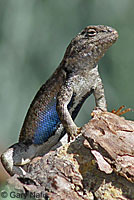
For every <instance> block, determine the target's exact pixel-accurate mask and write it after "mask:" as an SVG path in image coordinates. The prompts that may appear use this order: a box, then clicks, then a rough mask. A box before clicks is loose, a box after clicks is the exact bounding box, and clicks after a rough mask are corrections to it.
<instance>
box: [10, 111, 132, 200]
mask: <svg viewBox="0 0 134 200" xmlns="http://www.w3.org/2000/svg"><path fill="white" fill-rule="evenodd" d="M27 170H28V173H27V174H26V176H25V177H19V176H14V177H12V178H10V179H9V181H8V183H9V185H12V186H14V187H15V188H17V189H18V188H19V189H20V191H23V193H27V192H32V194H33V193H34V194H35V196H36V194H37V195H38V196H39V195H40V198H39V199H41V197H45V198H46V199H48V197H49V198H50V199H56V200H58V199H66V200H74V199H85V200H86V199H89V200H90V199H91V200H92V199H134V183H133V182H134V122H133V121H129V120H125V119H124V118H123V117H119V116H117V115H115V114H112V113H109V112H102V111H100V110H96V111H94V112H93V118H92V119H91V120H90V121H89V123H88V124H86V125H85V126H84V127H83V128H82V130H81V134H80V135H79V136H78V137H77V138H76V139H75V141H73V142H71V143H69V144H66V145H64V146H62V147H59V148H57V149H56V150H55V151H50V152H49V153H48V154H46V155H44V156H43V157H42V158H35V159H34V160H33V161H32V162H31V163H30V165H29V166H28V169H27ZM41 195H42V196H41ZM36 197H37V196H36Z"/></svg>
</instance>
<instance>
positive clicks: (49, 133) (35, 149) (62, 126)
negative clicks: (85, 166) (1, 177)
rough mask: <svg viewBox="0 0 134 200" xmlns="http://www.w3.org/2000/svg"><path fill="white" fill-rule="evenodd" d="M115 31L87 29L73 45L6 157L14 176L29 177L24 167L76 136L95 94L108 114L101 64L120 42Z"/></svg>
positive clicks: (3, 159)
mask: <svg viewBox="0 0 134 200" xmlns="http://www.w3.org/2000/svg"><path fill="white" fill-rule="evenodd" d="M117 38H118V33H117V31H116V30H114V29H113V28H111V27H108V26H103V25H98V26H87V27H86V28H85V29H84V30H82V32H80V33H79V34H78V35H77V36H76V37H75V38H74V39H73V40H72V41H71V43H70V44H69V46H68V47H67V50H66V52H65V55H64V58H63V60H62V62H61V63H60V65H59V67H58V68H57V69H56V71H55V72H54V73H53V75H52V76H51V77H50V78H49V79H48V81H47V82H46V83H45V84H44V85H43V86H42V87H41V88H40V90H39V91H38V93H37V94H36V96H35V98H34V100H33V102H32V104H31V106H30V108H29V110H28V113H27V115H26V118H25V121H24V124H23V126H22V129H21V132H20V137H19V142H18V143H16V144H14V145H13V146H11V147H10V148H9V149H8V150H7V151H6V152H4V153H3V154H2V157H1V160H2V163H3V165H4V167H5V168H6V170H7V171H8V172H9V173H10V174H11V175H13V174H15V173H17V174H25V172H24V170H23V169H22V167H21V166H23V165H25V164H26V163H28V162H30V160H31V159H32V158H33V157H35V156H37V155H41V154H45V153H47V152H48V151H49V150H50V149H51V147H52V146H54V145H55V144H56V143H57V142H58V141H59V140H60V138H61V137H63V135H64V134H65V133H66V132H67V133H68V134H69V135H71V136H74V135H76V134H77V132H78V130H79V129H78V127H77V126H76V124H75V123H74V119H75V117H76V116H77V114H78V112H79V110H80V108H81V106H82V104H83V103H84V101H85V100H86V99H87V97H89V95H91V94H92V93H93V94H94V97H95V102H96V107H99V108H101V109H102V110H107V105H106V99H105V95H104V89H103V84H102V81H101V78H100V76H99V72H98V65H97V63H98V61H99V60H100V58H101V57H102V56H103V55H104V54H105V52H106V51H107V49H108V48H109V47H110V46H111V45H112V44H113V43H114V42H115V41H116V40H117Z"/></svg>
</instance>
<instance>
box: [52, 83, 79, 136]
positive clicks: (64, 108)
mask: <svg viewBox="0 0 134 200" xmlns="http://www.w3.org/2000/svg"><path fill="white" fill-rule="evenodd" d="M72 96H73V87H72V86H71V84H69V82H68V83H66V84H64V85H63V86H62V87H61V90H60V92H59V93H58V96H57V105H56V109H57V112H58V116H59V118H60V121H61V123H62V124H63V126H64V128H65V130H66V132H67V133H68V135H69V137H70V136H71V137H72V138H73V136H75V135H77V131H78V130H79V128H78V127H77V126H76V124H75V123H74V121H73V119H72V117H71V114H70V113H69V110H68V105H69V103H70V102H71V99H72Z"/></svg>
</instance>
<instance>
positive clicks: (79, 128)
mask: <svg viewBox="0 0 134 200" xmlns="http://www.w3.org/2000/svg"><path fill="white" fill-rule="evenodd" d="M80 133H81V127H77V131H76V133H73V134H72V135H71V134H68V142H70V141H71V140H74V138H75V137H76V136H78V135H79V134H80Z"/></svg>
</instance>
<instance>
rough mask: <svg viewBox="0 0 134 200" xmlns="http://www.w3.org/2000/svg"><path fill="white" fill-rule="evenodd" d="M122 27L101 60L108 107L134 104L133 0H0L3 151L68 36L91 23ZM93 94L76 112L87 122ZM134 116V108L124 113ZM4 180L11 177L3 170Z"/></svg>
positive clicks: (0, 176) (0, 129) (57, 60)
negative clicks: (115, 40)
mask: <svg viewBox="0 0 134 200" xmlns="http://www.w3.org/2000/svg"><path fill="white" fill-rule="evenodd" d="M94 24H104V25H110V26H112V27H114V28H115V29H117V30H118V32H119V39H118V41H117V42H116V44H115V45H113V47H112V48H111V49H110V50H109V51H108V52H107V53H106V55H105V57H104V58H103V59H102V60H101V61H100V63H99V65H100V68H99V69H100V73H101V77H102V79H103V83H104V87H105V93H106V98H107V103H108V109H109V110H112V109H113V108H115V109H117V108H118V107H119V106H121V105H126V107H131V108H134V105H133V99H134V86H133V83H134V1H133V0H118V1H117V0H110V1H108V0H68V1H65V0H56V1H54V0H0V152H2V151H4V150H5V149H6V148H7V147H8V146H10V145H11V144H13V143H15V142H17V140H18V136H19V131H20V128H21V126H22V123H23V120H24V117H25V115H26V112H27V109H28V107H29V105H30V103H31V101H32V99H33V97H34V95H35V94H36V92H37V90H38V89H39V88H40V86H41V85H42V84H43V83H44V82H45V81H46V80H47V79H48V77H49V76H50V75H51V74H52V72H53V71H54V70H55V68H56V67H57V66H58V64H59V63H60V61H61V59H62V57H63V55H64V52H65V49H66V47H67V45H68V44H69V42H70V40H71V39H72V38H73V37H75V35H76V34H77V33H78V32H80V31H81V29H83V28H84V27H85V26H87V25H94ZM94 105H95V104H94V98H93V97H90V98H89V100H87V102H86V103H85V104H84V106H83V108H82V111H81V112H80V114H79V116H78V117H77V120H76V123H77V125H78V126H81V125H83V124H84V123H86V122H87V121H88V120H89V118H90V112H91V110H92V109H93V107H94ZM125 116H126V118H128V119H134V113H133V112H131V113H128V114H126V115H125ZM0 173H1V174H0V180H1V181H3V180H4V179H5V177H7V175H6V173H5V171H4V170H3V169H2V167H1V169H0Z"/></svg>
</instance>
